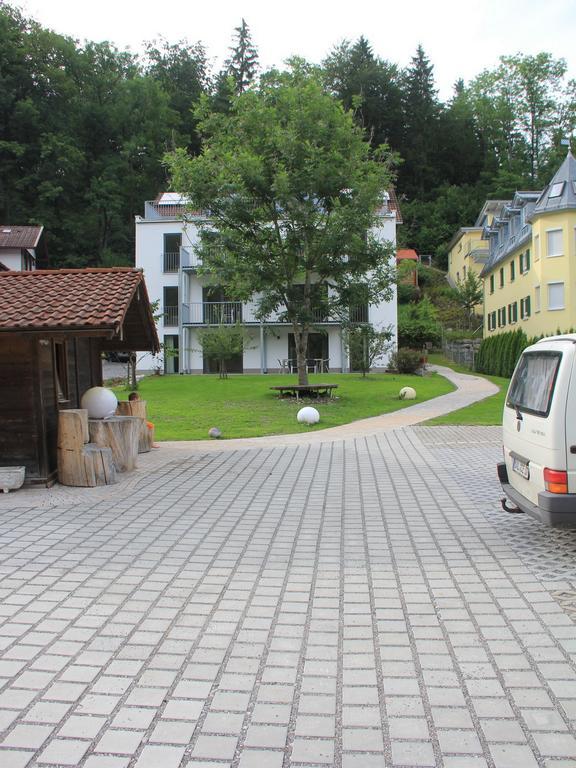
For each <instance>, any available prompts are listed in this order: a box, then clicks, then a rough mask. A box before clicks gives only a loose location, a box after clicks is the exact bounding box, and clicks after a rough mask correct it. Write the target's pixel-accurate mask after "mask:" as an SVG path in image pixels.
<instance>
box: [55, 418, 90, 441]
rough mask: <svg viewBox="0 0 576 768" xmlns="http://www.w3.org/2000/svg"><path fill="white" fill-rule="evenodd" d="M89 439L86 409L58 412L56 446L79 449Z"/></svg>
mask: <svg viewBox="0 0 576 768" xmlns="http://www.w3.org/2000/svg"><path fill="white" fill-rule="evenodd" d="M89 439H90V438H89V436H88V411H87V410H86V409H85V408H70V409H68V410H66V411H64V410H63V411H59V412H58V448H64V449H66V450H68V451H72V450H80V449H81V448H82V446H83V445H84V444H85V443H87V442H88V440H89Z"/></svg>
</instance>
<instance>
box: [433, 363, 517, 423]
mask: <svg viewBox="0 0 576 768" xmlns="http://www.w3.org/2000/svg"><path fill="white" fill-rule="evenodd" d="M428 362H429V363H435V364H437V365H445V366H447V367H448V368H452V370H454V371H457V372H459V373H473V372H472V371H470V370H469V369H468V368H464V367H463V366H461V365H458V364H457V363H453V362H452V361H451V360H448V358H446V357H444V356H443V355H430V356H429V358H428ZM473 375H474V376H479V375H480V374H477V373H474V374H473ZM482 378H483V379H488V381H491V382H492V383H493V384H496V386H497V387H500V391H499V392H498V393H497V394H495V395H492V396H491V397H487V398H486V399H485V400H480V402H478V403H474V404H473V405H469V406H467V407H466V408H461V409H460V410H459V411H453V412H452V413H447V414H446V415H445V416H439V417H438V418H436V419H430V421H427V422H425V423H426V426H427V427H429V426H442V425H462V426H468V425H472V426H474V425H476V426H486V427H487V426H494V425H500V424H502V411H503V409H504V400H505V398H506V391H507V389H508V384H509V383H510V379H504V378H502V377H501V376H486V375H485V374H482Z"/></svg>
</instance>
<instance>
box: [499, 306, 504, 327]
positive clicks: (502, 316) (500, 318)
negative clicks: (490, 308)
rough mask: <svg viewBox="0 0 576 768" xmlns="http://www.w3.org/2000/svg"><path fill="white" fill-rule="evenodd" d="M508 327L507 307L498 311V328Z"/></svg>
mask: <svg viewBox="0 0 576 768" xmlns="http://www.w3.org/2000/svg"><path fill="white" fill-rule="evenodd" d="M505 325H506V307H501V308H500V309H499V310H498V328H503V327H504V326H505Z"/></svg>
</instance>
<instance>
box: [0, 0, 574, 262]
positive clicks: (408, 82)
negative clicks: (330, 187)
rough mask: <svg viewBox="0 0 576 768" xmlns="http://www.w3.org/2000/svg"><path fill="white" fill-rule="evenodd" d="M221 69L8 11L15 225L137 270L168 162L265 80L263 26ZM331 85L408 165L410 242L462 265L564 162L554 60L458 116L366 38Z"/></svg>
mask: <svg viewBox="0 0 576 768" xmlns="http://www.w3.org/2000/svg"><path fill="white" fill-rule="evenodd" d="M230 39H231V45H230V55H229V58H228V60H227V61H226V62H225V64H224V65H223V68H222V69H221V70H220V71H212V69H211V65H210V60H211V57H210V55H209V52H208V51H207V50H206V47H205V46H204V45H203V44H202V42H193V43H191V42H189V41H187V40H180V41H168V40H165V39H158V40H154V41H150V42H147V43H145V47H144V53H143V54H141V55H136V54H134V53H131V52H127V51H121V50H118V49H117V48H116V47H115V46H114V45H113V44H112V43H110V42H92V41H82V42H79V41H77V40H74V39H72V38H70V37H66V36H63V35H60V34H57V33H56V32H54V31H51V30H50V29H47V28H45V27H43V26H42V25H40V24H39V23H37V22H36V21H35V20H34V19H31V18H27V17H25V16H24V15H23V13H22V12H21V11H20V10H19V9H18V8H17V7H15V6H13V5H9V4H7V3H5V2H3V0H0V168H1V173H0V223H2V224H12V225H15V224H28V223H34V224H43V225H44V227H45V231H46V236H47V245H48V253H49V264H48V265H45V266H50V267H62V266H70V267H82V266H113V265H129V264H132V263H133V253H134V216H135V215H136V214H142V213H143V208H144V201H145V200H149V199H153V198H155V197H156V195H157V194H158V193H159V192H160V191H163V190H165V189H167V188H168V184H169V179H168V172H167V169H166V166H165V165H164V162H163V158H164V156H165V154H166V153H167V152H169V151H171V150H173V149H175V148H178V147H183V148H185V149H186V150H187V151H188V152H189V153H190V154H197V153H198V152H199V151H200V149H201V145H200V138H199V136H198V134H197V131H196V118H195V115H194V108H195V107H196V106H197V105H198V103H199V101H200V99H201V98H202V97H204V98H205V99H208V100H209V102H210V105H211V107H212V109H213V110H215V111H221V112H224V113H225V112H226V111H227V109H228V108H229V104H230V99H231V96H232V95H233V94H234V92H240V91H243V90H245V89H247V88H250V87H251V86H253V85H254V84H256V83H257V82H258V78H259V77H261V76H262V75H263V74H264V73H262V72H261V70H260V68H259V65H258V48H257V42H255V41H253V40H252V36H251V34H250V29H249V26H248V24H247V23H246V22H245V21H244V20H242V21H241V24H240V25H239V26H238V27H237V28H236V29H235V30H233V31H231V36H230ZM309 66H310V67H311V68H312V69H314V70H315V71H316V72H317V75H318V78H319V79H320V80H321V82H322V84H323V87H324V88H325V89H326V91H327V92H329V93H330V94H332V95H333V96H334V98H336V99H339V100H340V101H341V102H342V104H343V105H344V107H345V108H346V109H351V110H353V112H354V116H355V120H357V121H358V124H359V125H360V126H361V127H362V129H363V130H364V131H365V135H366V138H367V139H368V140H369V141H370V142H371V144H372V145H373V146H374V147H377V146H380V145H382V144H386V145H387V146H388V147H389V148H390V149H391V150H392V151H393V152H394V153H395V156H396V158H397V163H396V189H397V193H398V196H399V199H400V203H401V209H402V215H403V218H404V225H403V226H402V227H400V229H399V240H400V244H401V245H402V246H404V247H411V248H416V249H417V250H418V252H419V253H421V254H429V255H431V256H432V257H433V259H434V263H435V265H436V266H437V267H440V268H443V267H445V264H446V254H447V249H446V246H447V243H448V241H449V240H450V238H451V236H452V235H453V234H454V232H455V231H456V229H457V228H458V227H460V226H471V225H473V223H474V220H475V219H476V216H477V214H478V212H479V210H480V208H481V206H482V203H483V202H484V200H486V199H487V198H491V197H492V198H497V199H504V198H508V197H510V196H511V195H512V194H513V193H514V191H515V190H516V189H539V188H541V187H542V186H543V185H544V184H546V183H547V182H548V181H549V179H550V177H551V175H552V174H553V172H554V171H555V170H556V168H557V166H558V165H559V164H560V162H561V160H562V159H563V157H564V155H565V152H566V148H565V146H563V145H562V143H561V142H562V139H564V138H566V137H571V135H572V131H573V129H574V124H575V120H576V82H575V81H574V80H571V79H569V78H568V76H567V67H566V63H565V61H564V60H562V59H556V58H554V56H553V55H552V54H551V53H547V52H542V53H539V54H537V55H527V54H523V53H521V52H520V53H513V54H509V55H504V54H503V55H502V56H501V58H500V61H499V64H498V66H497V67H496V68H495V69H492V70H485V71H482V72H480V73H479V74H478V75H477V76H476V77H475V78H473V79H472V80H471V81H470V82H467V83H465V82H464V81H463V80H462V79H460V78H459V77H458V72H457V62H455V70H454V89H453V94H452V96H451V98H450V99H449V100H447V101H446V102H442V101H441V100H440V99H439V97H438V92H437V89H436V87H435V82H434V67H433V63H432V62H430V60H429V59H428V57H427V56H426V53H425V51H424V50H423V49H422V47H421V46H417V47H416V50H415V52H414V55H413V56H412V59H411V63H410V65H409V66H408V67H406V68H401V67H399V66H398V65H397V64H395V63H393V62H390V61H387V60H386V59H385V58H382V57H381V56H380V55H379V54H378V53H377V52H376V51H375V50H374V48H373V46H372V45H371V44H370V42H369V40H368V39H367V38H365V37H360V38H359V39H358V40H356V41H343V42H340V43H338V44H336V45H335V46H334V47H333V49H332V50H331V51H330V53H329V54H328V56H327V57H326V58H325V59H324V60H323V61H322V62H320V63H319V64H316V63H315V64H312V63H310V64H309Z"/></svg>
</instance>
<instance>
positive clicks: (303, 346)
mask: <svg viewBox="0 0 576 768" xmlns="http://www.w3.org/2000/svg"><path fill="white" fill-rule="evenodd" d="M293 327H294V345H295V347H296V364H297V366H298V384H300V385H302V386H307V384H308V365H307V359H306V352H307V351H308V329H307V328H306V329H304V330H301V329H300V327H299V326H298V325H297V324H294V326H293Z"/></svg>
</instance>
